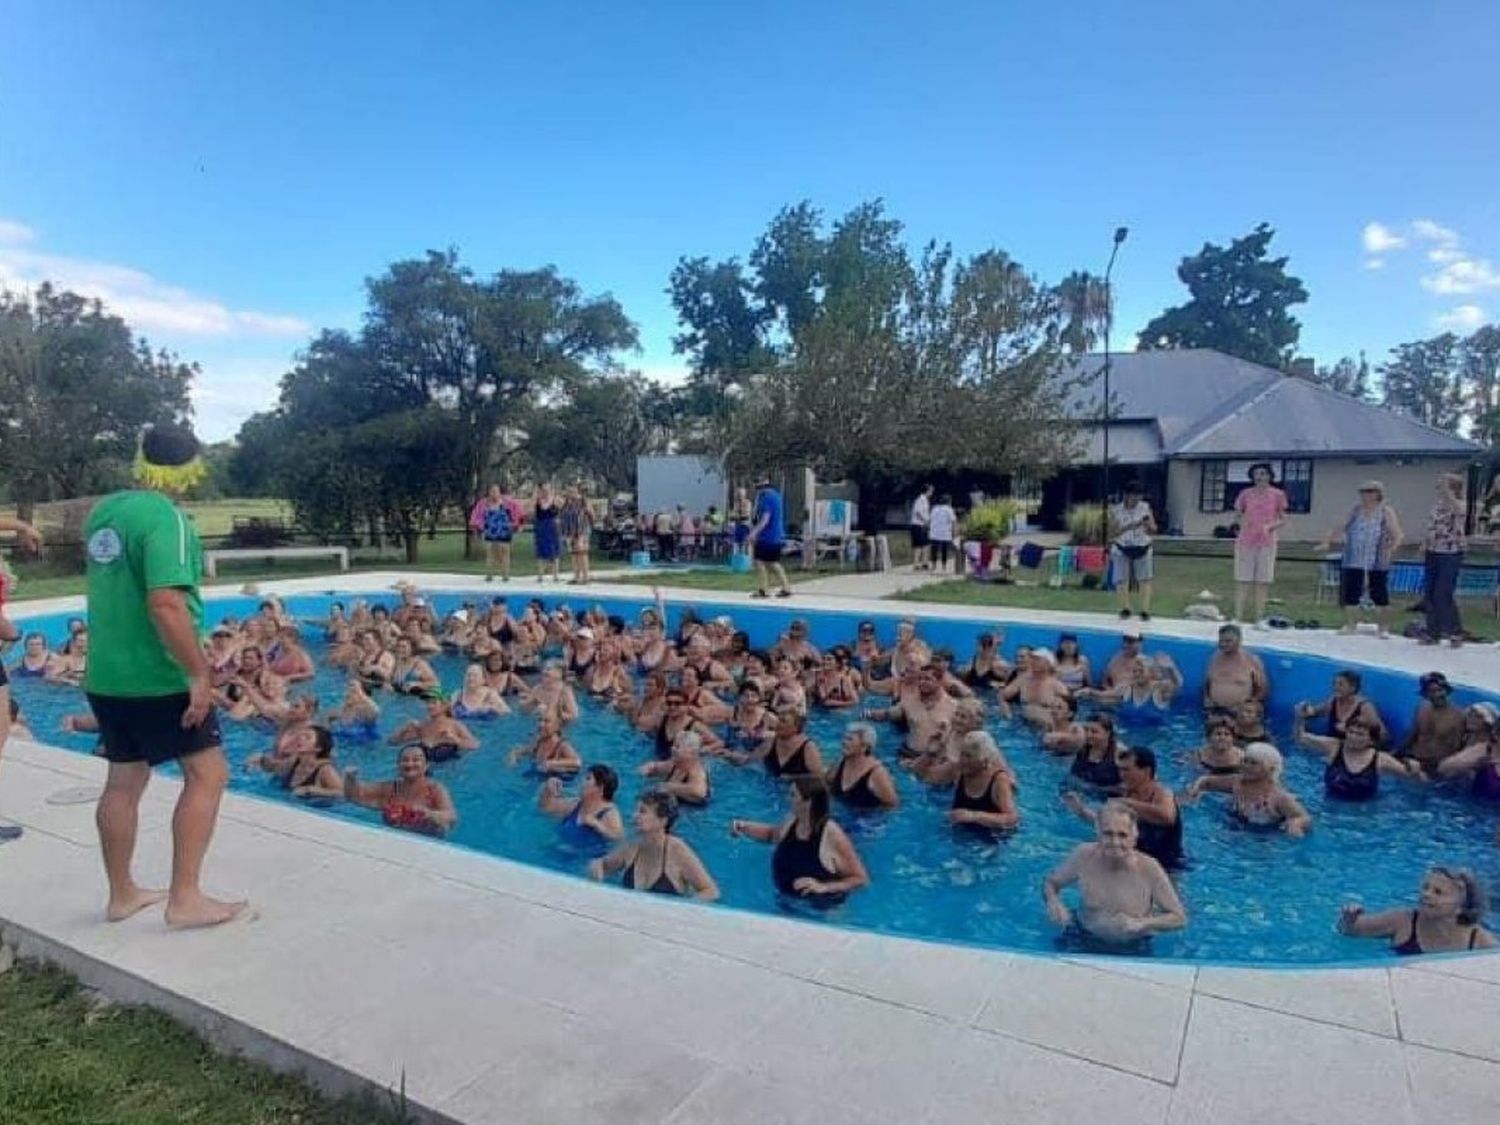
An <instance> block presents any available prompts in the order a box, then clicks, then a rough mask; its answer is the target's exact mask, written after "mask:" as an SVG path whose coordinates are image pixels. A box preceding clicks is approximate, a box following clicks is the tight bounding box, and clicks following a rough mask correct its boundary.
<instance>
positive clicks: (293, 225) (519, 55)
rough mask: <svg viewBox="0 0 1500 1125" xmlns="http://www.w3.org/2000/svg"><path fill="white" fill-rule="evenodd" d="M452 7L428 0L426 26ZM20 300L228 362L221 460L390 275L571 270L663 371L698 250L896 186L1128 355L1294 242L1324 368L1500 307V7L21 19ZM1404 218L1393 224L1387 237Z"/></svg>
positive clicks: (1, 217)
mask: <svg viewBox="0 0 1500 1125" xmlns="http://www.w3.org/2000/svg"><path fill="white" fill-rule="evenodd" d="M419 9H420V10H419ZM6 22H7V27H6V34H5V36H4V38H3V41H0V282H4V283H6V284H10V285H12V286H14V285H17V284H31V283H34V282H35V281H37V280H39V279H40V278H42V277H52V278H54V279H57V280H60V281H62V282H63V283H65V284H70V285H72V286H73V287H75V288H80V289H83V290H85V291H89V292H93V293H96V294H98V295H100V296H102V297H104V298H105V299H107V300H108V301H109V302H110V303H111V304H112V305H114V306H115V307H116V308H117V309H118V310H119V311H121V312H122V313H123V314H125V315H126V316H127V317H128V318H129V319H130V320H131V321H132V323H134V324H135V325H136V326H137V327H138V328H139V329H140V330H142V331H143V332H145V333H146V334H147V335H148V336H149V337H150V338H151V339H152V341H153V342H156V343H159V344H164V345H167V346H170V347H172V348H174V349H176V350H178V351H179V352H180V353H181V354H182V355H184V356H185V357H187V358H191V359H197V360H199V361H201V362H202V364H203V366H204V368H205V376H204V379H203V380H202V384H201V386H200V387H199V388H198V395H197V403H198V415H199V421H200V425H201V428H202V429H203V431H204V432H205V434H206V436H209V437H214V438H218V437H224V436H228V435H229V434H232V433H233V431H234V430H235V429H236V427H237V426H238V423H239V422H240V421H241V420H243V418H244V417H245V416H247V415H248V414H249V413H250V412H251V411H253V410H256V409H261V408H264V407H266V406H267V405H269V404H270V402H271V401H272V400H273V399H274V395H275V386H276V380H277V378H278V377H279V375H280V374H281V372H282V371H284V370H285V368H286V366H287V364H288V361H289V359H290V357H291V356H292V355H293V353H294V352H295V351H296V350H297V348H298V347H299V346H301V344H302V343H303V342H304V341H305V340H306V339H307V337H308V334H309V333H310V332H311V331H312V330H313V329H315V328H317V327H321V326H325V325H343V326H351V327H352V326H354V325H355V324H357V322H358V317H359V314H360V311H361V309H362V307H363V297H362V283H363V279H364V278H365V277H367V276H369V275H371V274H373V273H377V272H379V271H380V270H381V269H382V268H383V267H384V265H385V264H386V263H388V262H389V261H391V260H393V259H395V258H399V257H408V256H413V255H417V254H420V253H421V252H422V251H424V250H425V249H427V248H429V247H443V246H447V245H456V246H458V247H459V248H460V249H461V251H462V252H463V255H464V257H465V259H466V261H467V262H468V263H469V264H471V265H472V266H474V267H475V268H476V269H478V270H480V271H482V272H488V271H491V270H494V269H498V268H501V267H505V266H511V267H527V266H534V265H539V264H542V263H547V262H551V263H555V264H556V265H557V266H558V267H559V268H560V269H561V270H562V271H563V272H564V273H566V274H569V275H571V276H573V277H575V278H577V279H578V280H579V281H580V283H581V284H582V285H583V286H584V287H585V289H587V290H589V291H593V292H602V291H606V290H607V291H610V292H612V293H613V294H614V295H615V296H616V297H618V298H619V299H620V301H621V302H622V303H623V305H624V306H625V309H626V311H627V312H628V313H629V315H630V316H631V317H632V318H633V319H635V320H636V321H637V323H638V324H639V325H640V327H641V336H642V342H643V351H642V353H641V354H640V355H638V356H636V357H634V358H633V361H632V362H633V363H634V365H636V366H639V367H640V368H642V369H643V370H645V371H646V372H647V373H648V374H651V375H654V376H658V377H670V376H673V375H674V374H676V373H678V372H680V369H681V364H680V361H679V360H677V359H676V358H675V357H674V356H673V355H672V353H671V336H672V333H673V331H674V323H673V316H672V311H671V307H670V305H669V303H668V301H667V299H666V297H665V295H664V293H663V289H664V287H665V284H666V278H667V274H668V272H669V271H670V269H671V267H672V265H673V263H674V262H675V260H676V259H677V257H678V256H680V255H683V254H707V255H711V256H715V257H718V256H728V255H731V254H738V255H741V256H743V255H745V254H746V253H748V250H749V248H750V246H751V244H752V242H753V240H754V238H755V236H756V235H757V234H758V233H759V232H760V231H761V230H762V229H763V228H764V226H765V224H766V222H767V220H768V219H769V218H770V217H771V215H772V214H773V213H774V212H775V211H776V210H777V209H778V208H779V207H780V206H781V205H783V204H785V203H788V202H793V201H796V200H799V199H802V198H808V199H811V200H813V201H814V202H815V203H816V204H818V205H819V206H821V207H823V208H824V209H825V210H826V211H828V212H830V213H838V212H841V211H842V210H844V209H846V208H848V207H850V206H852V205H854V204H855V203H858V202H859V201H861V200H863V199H867V198H873V197H877V196H879V197H883V198H884V199H885V200H886V202H887V205H888V208H889V210H890V212H891V213H892V214H893V215H895V216H896V217H898V218H900V219H902V220H903V221H904V222H905V223H906V224H907V229H908V232H909V234H910V236H911V238H912V240H913V242H914V243H920V242H923V241H925V240H927V239H928V238H930V237H938V238H941V239H947V240H951V241H952V242H953V243H954V244H955V247H956V248H957V249H958V250H959V251H960V252H963V253H972V252H977V251H979V250H981V249H984V248H986V247H988V246H992V245H994V246H999V247H1001V248H1003V249H1005V250H1007V251H1008V252H1009V253H1010V254H1011V255H1012V256H1013V257H1016V258H1018V259H1019V260H1021V261H1022V262H1023V263H1025V264H1026V265H1027V266H1028V267H1029V268H1031V269H1032V270H1034V271H1035V272H1037V273H1038V274H1040V275H1041V276H1042V277H1043V278H1045V279H1049V280H1055V279H1056V278H1058V277H1061V276H1062V275H1063V274H1065V273H1066V272H1068V271H1069V270H1071V269H1075V268H1087V269H1094V270H1101V269H1102V268H1103V265H1104V260H1105V258H1106V257H1107V255H1108V250H1109V238H1110V233H1111V231H1112V230H1113V229H1114V227H1115V226H1116V225H1117V224H1120V223H1124V224H1127V225H1129V226H1130V228H1131V236H1130V240H1129V242H1128V243H1127V244H1126V246H1125V247H1124V250H1123V251H1122V254H1121V257H1120V261H1119V263H1118V265H1117V266H1116V270H1115V279H1116V284H1117V286H1118V289H1117V301H1118V317H1117V321H1116V324H1117V329H1116V336H1117V338H1118V339H1119V340H1121V341H1122V342H1124V341H1130V340H1132V339H1133V337H1134V332H1135V331H1136V330H1138V329H1139V328H1140V327H1141V326H1142V325H1143V324H1144V323H1145V322H1146V321H1147V320H1148V319H1150V317H1151V316H1153V315H1154V314H1155V313H1157V312H1158V311H1160V310H1161V309H1162V308H1163V307H1165V306H1166V305H1168V304H1170V303H1175V302H1176V301H1178V300H1180V299H1181V297H1182V294H1183V290H1182V289H1181V287H1180V286H1179V285H1178V283H1177V281H1176V278H1175V276H1174V270H1175V267H1176V264H1177V262H1178V260H1179V259H1180V258H1181V257H1182V256H1183V255H1184V254H1186V253H1189V252H1192V251H1193V250H1196V249H1197V248H1198V247H1199V246H1200V245H1201V244H1202V243H1203V241H1204V240H1205V239H1209V240H1213V241H1216V242H1222V241H1227V240H1228V239H1229V238H1231V237H1233V236H1235V235H1238V234H1241V233H1243V232H1245V231H1246V230H1248V229H1250V228H1251V227H1252V226H1253V225H1254V224H1255V223H1257V222H1259V221H1261V220H1266V221H1268V222H1270V223H1272V224H1273V225H1274V226H1275V227H1276V228H1277V231H1278V235H1277V240H1276V242H1275V243H1274V244H1273V245H1274V247H1275V248H1276V249H1277V250H1278V251H1279V252H1280V253H1284V254H1288V255H1290V256H1291V259H1292V268H1293V270H1294V272H1296V273H1297V274H1298V275H1300V276H1301V277H1302V278H1303V280H1304V281H1305V282H1306V283H1307V286H1308V288H1309V290H1310V292H1311V295H1312V300H1311V301H1310V302H1309V303H1308V304H1307V305H1305V306H1303V307H1302V308H1301V309H1300V311H1299V316H1300V317H1301V319H1302V321H1303V325H1304V330H1303V335H1302V350H1303V351H1304V352H1306V353H1308V354H1312V355H1314V356H1317V357H1318V358H1319V359H1320V360H1321V361H1324V362H1331V361H1332V360H1334V359H1336V358H1337V357H1338V356H1339V355H1341V354H1348V353H1353V352H1356V351H1358V350H1359V349H1361V348H1364V349H1366V350H1367V351H1368V352H1369V354H1370V356H1371V358H1372V359H1378V358H1380V357H1381V356H1383V355H1384V353H1385V351H1386V349H1388V348H1389V347H1390V346H1391V345H1392V344H1394V343H1396V342H1398V341H1400V340H1405V339H1412V338H1416V337H1419V336H1423V335H1428V334H1431V333H1433V332H1435V331H1438V330H1439V329H1440V328H1441V327H1443V326H1447V325H1453V326H1457V327H1459V328H1460V329H1467V328H1470V327H1473V326H1475V325H1477V324H1478V323H1481V322H1484V321H1487V320H1490V319H1494V318H1496V317H1500V271H1497V267H1496V266H1495V265H1494V264H1493V263H1495V262H1496V261H1500V191H1497V190H1496V187H1495V185H1496V183H1497V182H1500V144H1497V141H1496V138H1497V137H1500V96H1497V95H1496V93H1495V87H1494V80H1493V68H1492V67H1491V66H1490V60H1489V57H1488V55H1487V54H1486V53H1485V52H1486V51H1488V50H1489V46H1488V45H1492V44H1494V43H1495V42H1500V4H1495V3H1492V2H1483V0H1476V2H1471V3H1463V4H1460V3H1443V2H1438V3H1428V4H1423V5H1415V4H1411V3H1401V2H1387V0H1363V2H1357V3H1356V2H1339V3H1334V2H1325V3H1317V4H1307V3H1305V2H1303V3H1290V2H1285V0H1270V2H1263V3H1261V4H1257V5H1245V4H1234V5H1231V4H1220V3H1208V4H1205V3H1192V2H1186V0H1184V2H1183V3H1179V4H1157V3H1150V2H1139V0H1138V2H1136V3H1132V4H1128V5H1126V4H1105V3H1087V2H1078V0H1075V2H1073V3H1055V4H1035V3H1024V2H1001V0H993V2H990V3H977V2H976V3H944V2H941V0H928V2H926V3H875V2H865V3H854V2H833V0H824V2H822V3H812V4H809V3H806V2H802V3H790V2H782V0H762V2H761V3H758V4H735V3H721V2H715V0H697V2H686V0H683V2H678V0H671V2H659V3H628V2H624V0H616V2H613V3H609V2H603V0H601V2H597V3H568V2H563V0H556V2H554V3H551V4H548V5H520V4H502V3H480V4H456V3H431V4H426V5H414V4H389V3H375V2H361V3H357V4H355V3H350V4H331V3H321V4H305V3H303V4H291V3H286V4H276V3H269V2H266V3H250V4H228V3H222V4H221V3H212V4H202V3H178V2H171V0H157V2H155V3H152V4H149V5H138V4H128V3H122V2H115V3H100V2H73V3H62V4H59V3H56V2H55V0H54V2H38V0H12V3H10V4H8V5H7V21H6ZM1371 224H1377V225H1375V226H1371Z"/></svg>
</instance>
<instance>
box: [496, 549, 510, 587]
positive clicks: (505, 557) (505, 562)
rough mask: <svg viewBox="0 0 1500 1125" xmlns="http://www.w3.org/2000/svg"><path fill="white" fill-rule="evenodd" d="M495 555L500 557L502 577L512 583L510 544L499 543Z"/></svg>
mask: <svg viewBox="0 0 1500 1125" xmlns="http://www.w3.org/2000/svg"><path fill="white" fill-rule="evenodd" d="M495 553H496V554H498V555H499V556H500V577H501V578H502V579H504V580H505V581H506V582H509V581H510V544H509V543H497V544H496V545H495Z"/></svg>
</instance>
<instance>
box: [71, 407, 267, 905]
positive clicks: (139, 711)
mask: <svg viewBox="0 0 1500 1125" xmlns="http://www.w3.org/2000/svg"><path fill="white" fill-rule="evenodd" d="M203 473H204V470H203V462H202V460H201V458H200V457H199V446H198V439H197V438H195V437H194V436H193V435H192V433H191V432H190V431H189V430H187V429H185V428H183V427H180V426H156V427H153V428H152V429H150V430H148V431H147V432H146V435H145V437H144V438H143V439H142V440H141V457H140V460H139V461H138V463H137V478H138V484H139V487H137V488H136V489H134V490H131V491H126V492H117V493H115V494H114V495H112V496H106V497H105V498H104V499H103V500H100V501H99V503H98V504H96V505H95V506H94V510H93V511H92V512H91V513H90V515H89V519H88V523H87V524H86V525H85V526H84V540H85V543H86V549H87V554H88V623H89V634H90V636H92V637H93V638H94V645H93V649H92V651H91V653H90V655H89V662H88V669H87V672H86V674H85V680H84V689H85V690H86V691H87V692H88V699H89V706H90V707H92V708H93V711H94V715H95V717H96V718H97V719H98V720H99V734H100V740H101V743H102V746H103V753H104V757H105V758H107V759H108V760H109V775H108V779H107V780H106V782H105V786H104V792H103V794H102V795H101V796H100V798H99V807H98V810H97V812H96V815H95V819H96V820H97V822H98V826H99V841H100V843H101V845H102V846H103V850H104V869H105V872H106V874H107V875H108V877H109V905H108V907H107V908H106V911H105V917H106V918H108V919H109V920H110V921H112V922H118V921H121V920H122V919H125V918H128V917H130V916H131V915H132V914H135V913H137V912H139V911H141V910H144V909H146V908H147V907H149V906H153V905H155V904H156V903H159V902H161V901H163V900H165V901H166V904H167V905H166V917H167V925H169V926H171V927H174V928H181V929H186V928H191V927H199V926H216V925H219V924H220V923H223V922H228V921H229V920H230V919H232V918H235V917H237V916H238V915H239V914H241V913H242V912H243V911H244V910H245V908H246V906H247V904H246V903H244V902H221V901H219V900H218V899H213V898H209V897H208V896H207V895H205V894H204V893H203V891H202V889H201V888H200V886H199V875H200V872H201V870H202V867H203V857H204V855H205V854H206V853H207V852H208V844H209V841H210V840H211V839H212V838H213V832H214V823H215V821H217V819H218V816H219V800H220V798H221V797H222V796H223V794H224V786H225V785H226V783H227V782H228V780H229V766H228V763H227V762H226V761H225V759H224V751H223V749H222V747H221V739H220V737H219V723H218V719H217V718H216V717H215V715H214V708H213V676H212V670H211V669H210V667H209V664H208V658H207V657H206V656H205V654H204V651H203V644H202V641H201V639H200V636H199V634H200V630H201V629H202V625H203V603H202V602H201V601H200V600H199V597H198V582H199V579H200V577H201V575H202V573H203V549H202V545H201V544H200V543H199V541H198V532H197V531H196V530H195V529H194V527H193V525H192V522H191V521H190V520H189V519H188V517H187V516H186V515H184V514H183V513H182V512H181V511H180V510H179V509H178V508H177V507H176V505H174V504H173V503H172V501H171V500H169V499H168V498H167V496H166V495H164V493H166V492H168V491H170V492H173V493H176V494H179V495H180V494H181V493H182V492H185V491H186V490H187V489H188V488H190V487H192V485H193V484H194V483H196V481H198V480H200V479H202V476H203ZM173 760H175V761H176V762H177V764H178V765H179V766H180V767H181V769H182V780H183V786H182V794H181V796H179V797H178V799H177V810H176V812H175V813H174V814H173V817H172V883H171V887H170V889H168V890H167V891H165V892H163V891H155V890H147V889H145V888H143V887H141V886H139V885H138V884H137V883H136V881H135V878H134V876H133V874H132V872H131V860H132V858H133V857H134V853H135V840H136V825H137V821H138V819H139V814H140V803H141V796H142V794H144V793H145V791H146V785H147V783H148V782H149V781H150V780H151V769H152V767H153V766H158V765H161V764H162V763H164V762H168V761H173Z"/></svg>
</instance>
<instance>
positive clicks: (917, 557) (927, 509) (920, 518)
mask: <svg viewBox="0 0 1500 1125" xmlns="http://www.w3.org/2000/svg"><path fill="white" fill-rule="evenodd" d="M931 522H932V485H930V484H924V485H923V486H922V491H921V492H919V493H917V498H916V499H915V500H913V501H912V503H911V568H912V569H913V570H927V569H928V568H929V567H930V566H931V565H932V563H931V562H930V553H929V548H928V546H927V542H928V538H927V537H928V525H929V524H930V523H931Z"/></svg>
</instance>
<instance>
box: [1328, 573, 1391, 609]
mask: <svg viewBox="0 0 1500 1125" xmlns="http://www.w3.org/2000/svg"><path fill="white" fill-rule="evenodd" d="M1390 576H1391V572H1390V571H1388V570H1351V569H1349V568H1348V567H1345V568H1344V570H1343V573H1342V575H1341V577H1342V579H1343V582H1342V585H1343V598H1342V599H1341V600H1340V602H1339V604H1340V605H1346V606H1357V605H1359V604H1360V602H1362V601H1363V600H1364V596H1365V592H1366V590H1368V591H1369V594H1370V601H1371V602H1373V603H1374V604H1375V605H1378V606H1381V607H1385V606H1388V605H1390V604H1391V590H1390V583H1389V581H1388V579H1389V578H1390Z"/></svg>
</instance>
